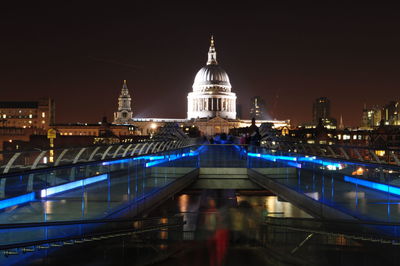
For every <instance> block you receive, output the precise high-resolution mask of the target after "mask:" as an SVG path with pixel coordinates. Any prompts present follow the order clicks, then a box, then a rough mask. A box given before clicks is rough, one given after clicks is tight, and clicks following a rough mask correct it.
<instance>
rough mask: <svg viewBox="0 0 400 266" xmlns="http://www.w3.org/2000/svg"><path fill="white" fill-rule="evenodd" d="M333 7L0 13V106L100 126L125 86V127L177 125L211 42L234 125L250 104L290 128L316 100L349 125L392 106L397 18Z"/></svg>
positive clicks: (145, 5) (62, 7) (8, 9)
mask: <svg viewBox="0 0 400 266" xmlns="http://www.w3.org/2000/svg"><path fill="white" fill-rule="evenodd" d="M82 2H84V3H85V4H82ZM296 2H301V3H302V4H301V5H299V4H294V3H296ZM321 2H327V1H321ZM343 2H344V3H343V4H330V5H327V4H324V5H318V4H315V3H314V4H311V3H310V4H306V3H307V2H306V1H293V2H288V1H283V0H282V1H265V3H263V4H262V5H261V4H252V1H241V2H240V4H234V3H233V1H230V2H225V3H223V2H221V1H212V2H207V1H196V3H197V4H195V1H137V2H136V1H130V2H124V3H118V2H116V1H107V3H106V4H100V2H91V3H90V4H89V3H88V2H87V1H80V2H76V4H73V3H74V2H72V3H71V2H70V1H52V2H40V1H35V3H34V4H31V5H30V6H28V5H26V4H24V3H23V2H17V3H16V4H15V5H13V6H5V5H4V4H2V6H1V8H0V27H1V28H0V30H1V31H0V62H1V64H0V71H1V74H0V92H1V94H0V95H1V98H0V100H2V101H6V100H13V101H14V100H36V99H37V98H39V97H42V96H50V97H53V98H54V99H55V100H56V108H57V112H56V121H57V122H59V123H64V122H96V121H100V120H101V117H102V116H104V115H106V116H107V117H108V118H109V120H111V119H112V115H113V112H114V111H115V109H116V108H117V97H118V94H119V92H120V88H121V85H122V80H124V79H126V80H128V87H129V89H130V91H131V94H132V96H133V108H134V113H135V116H136V117H171V118H184V117H186V104H187V103H186V96H187V93H188V92H189V91H190V90H191V86H192V83H193V79H194V76H195V74H196V72H197V71H198V70H199V69H200V68H201V67H202V66H203V65H205V62H206V59H207V51H208V46H209V37H210V34H213V35H214V36H215V40H216V48H217V53H218V60H219V63H220V64H221V66H222V67H223V68H224V69H225V70H226V71H227V72H228V74H229V77H230V79H231V83H232V86H233V91H234V92H236V93H237V95H238V101H239V103H240V104H241V105H242V109H243V113H244V115H245V118H246V117H247V116H248V115H247V114H248V108H249V99H250V97H252V96H255V95H259V96H262V97H263V98H264V99H265V101H266V103H267V108H268V111H269V113H270V115H271V116H272V117H274V118H277V119H291V120H292V122H293V124H298V123H301V122H304V121H309V120H311V106H312V102H313V100H314V99H315V98H317V97H321V96H326V97H328V98H329V99H330V100H331V103H332V114H333V116H334V117H337V118H339V116H340V114H343V118H344V122H345V124H346V125H358V124H359V122H360V120H361V112H362V107H363V104H364V103H367V104H368V105H372V104H380V105H383V104H385V103H387V102H388V101H390V100H398V99H399V87H400V75H399V74H400V64H399V62H400V31H399V29H400V16H399V13H400V8H399V7H400V6H397V5H396V6H395V5H384V4H379V1H375V4H365V2H364V4H355V3H351V2H350V1H343ZM346 2H348V3H346ZM135 3H136V4H135ZM360 3H362V2H360Z"/></svg>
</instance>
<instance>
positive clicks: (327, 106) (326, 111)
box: [313, 97, 331, 124]
mask: <svg viewBox="0 0 400 266" xmlns="http://www.w3.org/2000/svg"><path fill="white" fill-rule="evenodd" d="M330 111H331V103H330V101H329V99H328V98H326V97H321V98H318V99H316V100H315V102H314V104H313V122H314V124H318V123H319V121H320V119H326V118H329V117H330V115H331V114H330Z"/></svg>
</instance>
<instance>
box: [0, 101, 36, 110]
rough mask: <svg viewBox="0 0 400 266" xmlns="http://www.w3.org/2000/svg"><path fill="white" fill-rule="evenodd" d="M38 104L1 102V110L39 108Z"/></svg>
mask: <svg viewBox="0 0 400 266" xmlns="http://www.w3.org/2000/svg"><path fill="white" fill-rule="evenodd" d="M38 105H39V103H38V102H0V108H16V109H18V108H21V109H24V108H38Z"/></svg>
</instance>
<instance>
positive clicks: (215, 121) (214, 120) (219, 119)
mask: <svg viewBox="0 0 400 266" xmlns="http://www.w3.org/2000/svg"><path fill="white" fill-rule="evenodd" d="M228 122H229V121H228V120H226V119H224V118H222V117H219V116H217V117H214V118H212V119H210V120H208V123H209V124H221V123H228Z"/></svg>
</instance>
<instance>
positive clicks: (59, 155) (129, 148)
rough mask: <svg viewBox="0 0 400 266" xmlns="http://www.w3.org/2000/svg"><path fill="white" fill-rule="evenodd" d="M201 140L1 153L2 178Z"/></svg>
mask: <svg viewBox="0 0 400 266" xmlns="http://www.w3.org/2000/svg"><path fill="white" fill-rule="evenodd" d="M198 141H199V140H198V139H190V138H187V139H182V140H169V141H153V142H142V143H125V144H110V145H95V146H88V147H75V148H62V149H46V150H33V151H15V152H2V153H0V175H1V174H8V173H14V172H24V171H29V170H34V169H40V168H50V167H57V166H61V165H73V164H77V163H84V162H93V161H102V160H110V159H117V158H128V157H132V156H137V155H144V154H152V153H157V152H162V151H167V150H174V149H178V148H182V147H187V146H190V145H194V144H196V143H198Z"/></svg>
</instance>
